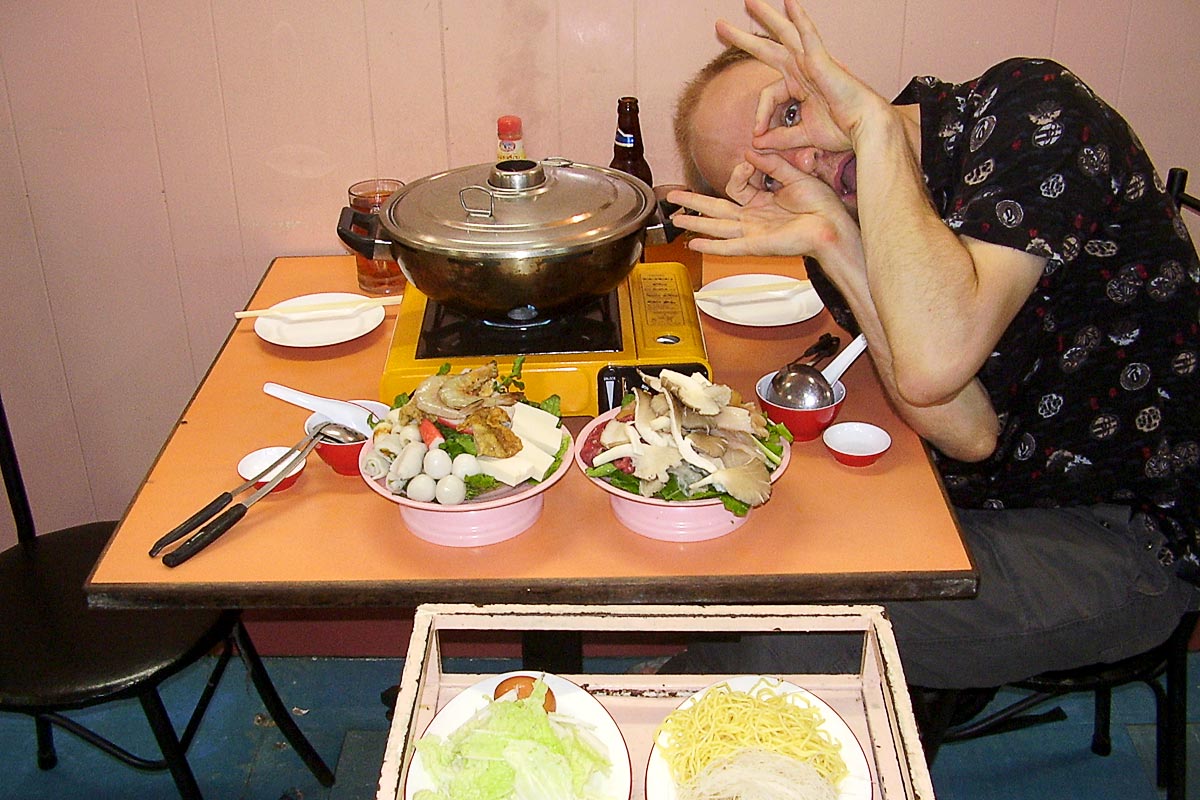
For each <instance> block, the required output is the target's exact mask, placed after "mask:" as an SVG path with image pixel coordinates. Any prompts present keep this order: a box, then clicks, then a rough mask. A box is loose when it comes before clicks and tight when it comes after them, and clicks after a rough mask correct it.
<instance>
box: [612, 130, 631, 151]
mask: <svg viewBox="0 0 1200 800" xmlns="http://www.w3.org/2000/svg"><path fill="white" fill-rule="evenodd" d="M613 143H614V144H616V145H617V147H633V143H634V140H633V134H630V133H626V132H625V131H623V130H621V129H620V128H617V137H616V139H615V140H614V142H613Z"/></svg>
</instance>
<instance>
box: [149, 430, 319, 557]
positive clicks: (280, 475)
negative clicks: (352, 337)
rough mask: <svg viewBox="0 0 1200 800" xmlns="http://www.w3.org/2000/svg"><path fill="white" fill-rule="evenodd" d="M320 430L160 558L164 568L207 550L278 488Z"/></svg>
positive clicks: (314, 442) (308, 451) (307, 451)
mask: <svg viewBox="0 0 1200 800" xmlns="http://www.w3.org/2000/svg"><path fill="white" fill-rule="evenodd" d="M326 424H328V423H326ZM324 427H325V426H324V425H322V426H321V428H324ZM321 428H317V429H316V430H315V431H313V432H312V434H310V435H309V436H308V437H306V438H307V440H308V441H307V443H306V444H305V445H304V446H303V447H301V448H300V449H299V450H298V451H296V450H293V451H292V452H291V453H289V454H288V455H289V456H290V458H291V460H290V461H288V462H287V463H286V464H284V466H283V467H282V468H281V469H280V470H279V472H277V473H276V474H275V477H273V478H271V480H269V481H267V482H266V483H265V484H263V486H262V487H261V488H260V489H259V490H258V491H256V492H255V493H254V494H252V495H250V496H249V497H247V498H246V499H245V500H243V501H242V502H240V503H236V504H235V505H233V506H230V507H229V508H228V509H226V510H225V511H224V513H222V514H221V516H219V517H217V518H216V519H214V520H213V521H212V522H210V523H208V524H207V525H205V526H204V527H203V528H201V529H200V531H199V532H198V533H196V534H194V535H193V536H192V537H191V538H189V539H187V540H186V541H184V543H183V544H181V545H179V547H176V548H175V549H174V550H172V551H171V552H169V553H167V554H166V555H165V556H163V564H164V565H166V566H168V567H177V566H179V565H180V564H182V563H183V562H185V561H187V560H188V559H189V558H191V557H192V556H194V555H196V553H199V552H200V551H201V550H203V549H204V548H206V547H208V546H209V545H210V544H212V543H213V542H215V541H216V540H217V539H219V538H221V536H222V535H223V534H224V533H225V532H226V531H227V530H229V529H230V528H232V527H233V526H234V524H235V523H236V522H237V521H238V520H240V519H241V518H242V517H244V516H246V512H247V511H248V510H249V509H250V506H252V505H254V504H255V503H257V502H258V501H259V500H261V499H262V498H264V497H266V496H267V495H268V494H270V493H271V491H272V490H273V489H274V488H275V487H276V485H278V484H279V482H280V481H282V480H283V479H284V478H286V477H287V475H288V473H289V472H291V471H292V467H294V466H295V465H296V464H298V463H299V462H301V461H303V460H304V459H306V458H308V454H309V453H311V452H312V451H313V449H314V448H315V447H316V446H317V442H318V441H320V438H321ZM214 502H215V501H214ZM210 505H211V504H210Z"/></svg>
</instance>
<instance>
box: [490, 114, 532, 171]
mask: <svg viewBox="0 0 1200 800" xmlns="http://www.w3.org/2000/svg"><path fill="white" fill-rule="evenodd" d="M523 158H525V140H524V136H523V133H522V130H521V118H520V117H517V116H514V115H512V114H505V115H504V116H503V117H500V119H498V120H496V161H517V160H520V159H523Z"/></svg>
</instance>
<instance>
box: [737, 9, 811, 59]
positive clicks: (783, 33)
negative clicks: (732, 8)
mask: <svg viewBox="0 0 1200 800" xmlns="http://www.w3.org/2000/svg"><path fill="white" fill-rule="evenodd" d="M746 11H747V12H748V13H749V14H750V16H751V17H753V18H754V19H755V20H756V21H757V22H758V23H759V24H760V25H762V26H763V27H764V28H766V29H767V31H769V32H770V33H771V35H772V36H773V37H774V38H775V39H776V40H777V41H779V42H781V43H782V44H783V46H784V47H786V48H787V49H788V50H789V51H791V52H792V53H795V54H796V55H797V56H799V55H801V54H802V53H803V52H804V43H803V41H802V39H801V37H800V33H799V31H797V29H796V26H795V25H793V24H792V22H791V21H789V20H788V18H787V17H785V16H784V15H783V14H780V13H779V12H778V11H776V10H775V7H774V6H772V5H771V4H769V3H767V2H764V0H746ZM789 11H790V7H789ZM801 13H803V12H801ZM760 38H761V37H760ZM738 46H739V47H740V46H741V45H738Z"/></svg>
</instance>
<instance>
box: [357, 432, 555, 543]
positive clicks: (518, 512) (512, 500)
mask: <svg viewBox="0 0 1200 800" xmlns="http://www.w3.org/2000/svg"><path fill="white" fill-rule="evenodd" d="M562 432H563V433H564V434H565V435H566V436H570V435H571V432H570V431H568V430H567V429H566V427H563V428H562ZM567 447H568V452H569V451H570V449H572V447H573V443H570V444H568V445H567ZM372 452H373V448H372V446H371V444H370V443H368V444H367V445H366V446H365V447H363V448H362V452H360V453H359V460H358V463H359V474H360V475H361V476H362V479H363V480H364V481H366V483H367V486H369V487H371V490H372V491H374V492H375V493H376V494H378V495H379V496H380V497H384V498H387V499H388V500H391V501H392V502H393V503H395V504H396V505H398V506H400V518H401V519H402V520H404V524H405V526H407V527H408V530H409V531H410V532H412V534H413V535H414V536H416V537H417V538H418V539H424V540H425V541H427V542H430V543H431V544H439V545H443V546H445V547H480V546H482V545H488V544H496V543H497V542H503V541H505V540H507V539H511V538H513V537H514V536H517V535H519V534H521V533H524V532H525V531H526V530H528V529H529V528H530V527H531V526H532V525H533V523H535V522H537V521H538V518H539V517H541V516H542V505H543V503H544V498H543V497H542V493H543V492H545V491H546V490H547V489H549V488H550V487H551V486H553V485H554V484H556V483H558V482H559V481H560V480H561V479H562V476H563V475H565V474H567V470H568V469H569V468H570V466H571V460H570V458H568V457H565V456H564V457H563V460H562V463H561V464H559V465H558V469H556V470H554V472H552V473H551V474H550V477H548V478H546V479H545V480H544V481H542V482H541V483H535V484H531V485H521V486H516V487H512V488H506V489H497V490H496V491H494V492H490V493H489V494H488V495H487V496H486V497H487V499H484V500H475V501H469V502H466V503H461V504H459V505H456V506H444V505H441V504H440V503H418V502H417V501H415V500H409V499H408V498H407V497H403V496H401V495H398V494H392V493H391V492H389V491H388V489H387V487H386V486H384V485H383V481H382V480H373V479H372V478H370V477H369V476H368V475H367V473H366V472H365V471H363V469H362V464H363V462H364V461H366V460H367V457H368V456H370V455H371V453H372Z"/></svg>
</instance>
